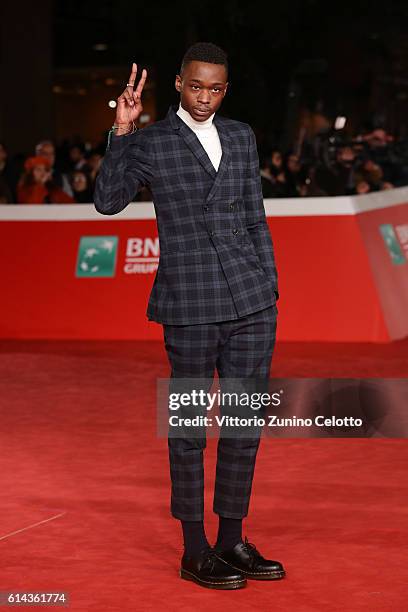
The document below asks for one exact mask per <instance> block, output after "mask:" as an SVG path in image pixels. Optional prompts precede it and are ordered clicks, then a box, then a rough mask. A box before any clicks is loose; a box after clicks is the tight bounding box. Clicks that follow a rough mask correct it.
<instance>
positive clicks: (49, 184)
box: [0, 140, 103, 204]
mask: <svg viewBox="0 0 408 612" xmlns="http://www.w3.org/2000/svg"><path fill="white" fill-rule="evenodd" d="M102 159H103V155H102V153H101V151H100V149H91V150H88V151H87V150H86V148H85V146H84V145H83V144H81V143H79V144H78V143H75V144H68V143H65V144H64V145H63V146H62V147H60V148H59V150H57V149H56V147H55V144H54V143H53V142H52V141H51V140H42V141H41V142H39V143H38V144H37V146H36V147H35V151H34V152H33V155H29V156H20V155H18V156H16V157H15V158H13V159H11V160H10V159H9V156H8V154H7V149H6V147H5V146H4V144H2V143H0V204H13V203H17V204H75V203H77V204H83V203H91V202H92V201H93V190H94V186H95V180H96V176H97V174H98V171H99V167H100V164H101V161H102Z"/></svg>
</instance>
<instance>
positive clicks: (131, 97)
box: [115, 63, 147, 136]
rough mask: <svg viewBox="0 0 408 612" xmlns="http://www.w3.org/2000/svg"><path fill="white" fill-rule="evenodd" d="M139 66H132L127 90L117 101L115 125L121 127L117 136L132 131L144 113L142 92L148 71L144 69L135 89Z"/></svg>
mask: <svg viewBox="0 0 408 612" xmlns="http://www.w3.org/2000/svg"><path fill="white" fill-rule="evenodd" d="M136 74H137V64H135V63H133V64H132V72H131V73H130V77H129V81H128V83H127V86H126V89H125V90H124V91H123V93H122V94H121V95H120V96H119V98H118V99H117V107H116V119H115V125H117V126H119V128H118V130H117V132H116V134H117V135H118V136H120V135H121V134H126V133H127V132H129V131H131V130H132V127H133V122H134V121H136V120H137V119H138V118H139V116H140V114H141V113H142V111H143V106H142V100H141V97H142V91H143V87H144V84H145V82H146V78H147V70H146V69H145V68H143V70H142V76H141V77H140V81H139V83H138V84H137V87H136V89H135V81H136Z"/></svg>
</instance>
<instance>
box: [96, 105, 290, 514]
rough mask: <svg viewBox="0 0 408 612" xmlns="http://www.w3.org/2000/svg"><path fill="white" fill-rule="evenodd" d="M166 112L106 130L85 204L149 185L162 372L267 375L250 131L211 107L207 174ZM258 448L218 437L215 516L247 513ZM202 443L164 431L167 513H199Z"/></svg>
mask: <svg viewBox="0 0 408 612" xmlns="http://www.w3.org/2000/svg"><path fill="white" fill-rule="evenodd" d="M176 110H177V107H176V106H171V107H170V108H169V111H168V113H167V116H166V118H165V119H163V120H161V121H157V122H156V123H154V124H152V125H150V126H148V127H146V128H144V129H142V130H138V131H136V132H135V133H134V134H130V135H125V136H113V138H112V140H111V143H110V145H109V146H108V148H107V151H106V154H105V157H104V159H103V162H102V165H101V168H100V172H99V175H98V178H97V181H96V186H95V193H94V202H95V207H96V209H97V210H98V211H99V212H101V213H102V214H107V215H113V214H116V213H118V212H120V211H121V210H123V209H124V208H125V207H126V206H127V205H128V204H129V202H131V201H132V199H133V198H134V196H135V195H136V193H137V192H138V191H139V189H141V187H142V186H148V187H149V188H150V189H151V192H152V195H153V202H154V207H155V212H156V219H157V228H158V233H159V241H160V261H159V267H158V270H157V273H156V277H155V279H154V283H153V287H152V291H151V294H150V298H149V303H148V307H147V316H148V318H149V319H150V320H153V321H157V322H159V323H162V324H163V330H164V339H165V346H166V350H167V354H168V358H169V361H170V365H171V369H172V371H171V376H172V377H173V378H174V377H181V378H189V377H204V378H211V377H212V376H213V374H214V369H215V368H217V371H218V373H219V376H220V378H222V377H234V378H239V377H254V378H267V377H268V376H269V370H270V364H271V359H272V353H273V348H274V343H275V328H276V313H277V309H276V300H277V299H278V296H279V294H278V286H277V272H276V266H275V260H274V253H273V245H272V240H271V236H270V232H269V228H268V225H267V221H266V216H265V210H264V206H263V197H262V190H261V179H260V174H259V160H258V153H257V148H256V140H255V135H254V132H253V130H252V129H251V127H250V126H249V125H248V124H246V123H243V122H240V121H234V120H232V119H228V118H226V117H222V116H219V115H217V114H215V116H214V123H215V126H216V128H217V131H218V135H219V138H220V142H221V147H222V157H221V161H220V165H219V168H218V171H216V170H215V168H214V166H213V165H212V163H211V161H210V159H209V157H208V155H207V153H206V151H205V150H204V148H203V147H202V145H201V143H200V141H199V140H198V138H197V136H196V135H195V133H194V132H193V131H192V130H191V129H190V128H189V127H188V126H187V125H186V124H185V123H184V121H183V120H182V119H181V118H180V117H179V116H178V115H177V114H176ZM193 364H195V365H193ZM258 445H259V438H256V439H252V440H250V439H246V440H234V439H221V438H220V441H219V446H218V458H217V475H216V486H215V499H214V510H215V512H218V513H219V514H222V515H223V516H229V517H233V518H240V517H242V516H245V515H246V513H247V510H248V504H249V496H250V491H251V483H252V475H253V470H254V466H255V459H256V453H257V449H258ZM204 446H205V440H201V441H200V440H197V439H195V440H189V439H180V438H172V439H171V438H169V456H170V470H171V478H172V501H171V510H172V514H173V516H175V517H177V518H180V519H184V520H201V519H202V518H203V478H202V475H203V464H202V450H203V448H204Z"/></svg>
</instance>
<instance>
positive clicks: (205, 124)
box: [177, 102, 215, 130]
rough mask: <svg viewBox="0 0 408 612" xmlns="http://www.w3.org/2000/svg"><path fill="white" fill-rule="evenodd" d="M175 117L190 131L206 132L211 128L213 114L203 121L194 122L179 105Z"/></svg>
mask: <svg viewBox="0 0 408 612" xmlns="http://www.w3.org/2000/svg"><path fill="white" fill-rule="evenodd" d="M177 115H178V116H179V117H180V118H181V119H182V120H183V121H184V122H185V123H187V125H188V126H189V127H190V128H191V129H192V130H206V129H208V128H210V127H211V126H212V123H213V119H214V115H215V113H213V114H212V115H210V116H209V117H208V118H207V119H205V120H204V121H196V120H195V119H194V118H193V117H192V116H191V115H190V113H189V112H188V111H186V109H185V108H183V107H182V106H181V102H180V103H179V107H178V110H177Z"/></svg>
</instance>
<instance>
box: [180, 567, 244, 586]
mask: <svg viewBox="0 0 408 612" xmlns="http://www.w3.org/2000/svg"><path fill="white" fill-rule="evenodd" d="M180 578H183V579H184V580H190V581H191V582H195V583H196V584H199V585H200V586H203V587H206V588H207V589H219V590H223V591H227V590H228V591H230V590H235V589H242V588H243V587H245V586H246V583H247V581H246V578H244V579H243V580H229V581H228V582H210V581H208V580H202V578H198V577H197V576H196V575H195V574H192V573H191V572H188V571H187V570H184V569H180Z"/></svg>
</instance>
